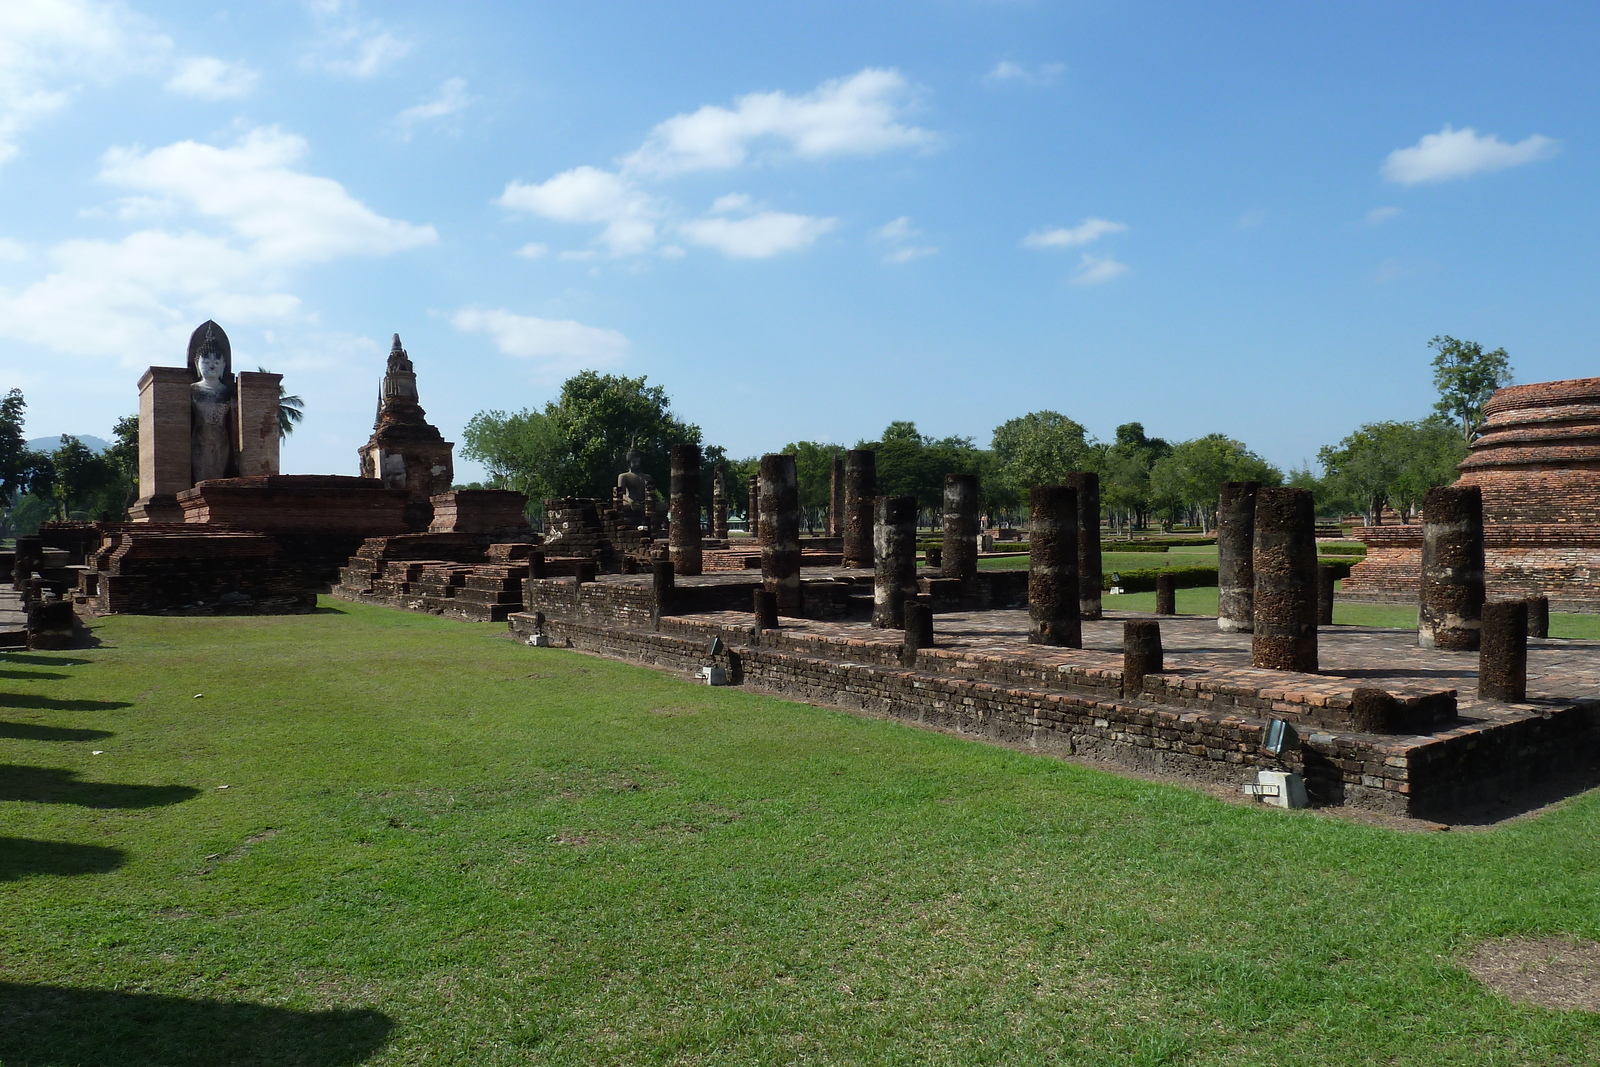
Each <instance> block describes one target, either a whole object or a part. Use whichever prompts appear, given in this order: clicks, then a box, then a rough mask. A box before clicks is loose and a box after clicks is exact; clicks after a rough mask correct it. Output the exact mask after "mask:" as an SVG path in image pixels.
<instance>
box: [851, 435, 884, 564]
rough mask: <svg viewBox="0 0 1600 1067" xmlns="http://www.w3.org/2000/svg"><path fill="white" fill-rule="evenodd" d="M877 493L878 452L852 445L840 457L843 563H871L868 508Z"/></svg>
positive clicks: (870, 525) (870, 522)
mask: <svg viewBox="0 0 1600 1067" xmlns="http://www.w3.org/2000/svg"><path fill="white" fill-rule="evenodd" d="M877 493H878V454H877V453H876V452H874V451H872V449H870V448H852V449H851V450H850V451H848V452H846V453H845V456H844V565H845V566H846V567H870V566H872V509H873V506H874V505H873V502H874V501H875V500H876V499H877Z"/></svg>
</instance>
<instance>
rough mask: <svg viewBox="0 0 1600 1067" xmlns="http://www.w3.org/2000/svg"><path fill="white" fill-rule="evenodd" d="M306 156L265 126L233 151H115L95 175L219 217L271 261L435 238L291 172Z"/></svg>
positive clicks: (200, 147) (193, 145)
mask: <svg viewBox="0 0 1600 1067" xmlns="http://www.w3.org/2000/svg"><path fill="white" fill-rule="evenodd" d="M306 153H307V146H306V142H305V139H304V138H302V137H298V136H295V135H294V134H289V133H284V132H283V131H282V130H280V129H278V128H277V127H275V126H269V127H262V128H259V129H254V130H251V131H250V132H249V133H247V134H245V135H244V136H243V137H241V138H240V139H239V141H238V143H237V144H235V145H234V146H233V147H231V148H216V147H213V146H212V145H205V144H199V143H197V142H194V141H179V142H178V143H177V144H172V145H168V146H166V147H165V148H157V149H153V150H151V151H149V152H141V151H140V150H138V149H133V148H114V149H112V150H111V151H109V152H107V153H106V155H105V161H104V162H105V165H104V168H103V169H102V171H101V173H100V177H101V179H102V180H104V181H108V182H112V183H114V184H118V185H123V186H127V187H129V188H133V189H137V190H140V191H141V192H145V193H153V194H156V195H157V196H162V197H166V198H169V199H172V200H177V201H179V202H182V203H185V204H187V205H188V206H190V207H192V208H193V209H194V210H196V211H198V212H200V214H202V215H206V216H210V217H212V218H217V219H221V220H222V221H224V222H226V223H227V224H228V225H229V226H230V227H232V228H233V230H234V231H235V232H236V233H238V234H239V235H240V236H241V237H244V238H245V239H247V240H249V241H252V242H254V251H255V253H256V254H257V255H259V256H261V257H262V258H263V259H264V260H266V261H268V262H272V263H276V264H282V265H289V264H296V263H313V262H320V261H323V260H328V259H333V258H335V257H337V256H347V255H386V254H388V253H390V252H398V251H400V250H402V249H406V248H414V247H416V246H418V245H424V244H431V243H433V242H434V241H435V240H437V238H438V234H437V233H436V232H435V231H434V228H433V227H432V226H416V225H413V224H411V223H409V222H401V221H399V220H397V219H388V218H384V217H383V216H382V215H379V214H378V213H376V212H375V211H373V210H372V209H371V208H369V207H367V206H366V205H365V204H363V203H361V202H360V201H359V200H357V199H355V198H354V197H352V196H351V195H350V194H349V193H347V192H345V189H344V186H342V185H340V184H339V183H338V182H336V181H334V180H333V179H331V178H320V177H316V176H314V175H310V174H304V173H301V172H300V171H297V170H292V169H291V167H292V166H293V165H294V164H296V163H299V162H300V161H301V160H302V159H303V158H304V157H305V155H306Z"/></svg>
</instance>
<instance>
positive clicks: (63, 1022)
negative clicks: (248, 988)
mask: <svg viewBox="0 0 1600 1067" xmlns="http://www.w3.org/2000/svg"><path fill="white" fill-rule="evenodd" d="M0 1021H3V1022H4V1025H3V1026H0V1063H4V1064H5V1065H6V1067H46V1065H50V1067H54V1065H56V1064H66V1063H71V1064H75V1065H82V1067H145V1065H149V1067H155V1065H158V1064H159V1065H161V1067H166V1065H169V1064H183V1065H185V1067H245V1065H252V1064H259V1065H261V1067H267V1065H271V1067H287V1065H291V1064H293V1065H298V1067H342V1065H348V1064H358V1063H361V1062H363V1061H365V1060H367V1059H368V1058H369V1057H371V1056H372V1054H373V1053H375V1052H377V1051H378V1050H379V1049H381V1048H382V1047H383V1046H384V1044H385V1043H386V1042H387V1041H388V1040H389V1033H390V1031H391V1030H393V1029H394V1023H393V1021H392V1020H391V1019H390V1018H389V1017H388V1016H387V1015H384V1014H382V1013H381V1012H376V1011H364V1010H346V1009H340V1010H335V1011H293V1010H290V1009H288V1008H274V1007H269V1006H268V1005H265V1004H239V1003H229V1002H226V1001H220V1000H198V999H190V998H187V997H165V996H157V995H154V994H150V993H113V992H109V991H103V990H96V989H68V988H65V987H63V986H47V985H18V984H15V983H11V982H0Z"/></svg>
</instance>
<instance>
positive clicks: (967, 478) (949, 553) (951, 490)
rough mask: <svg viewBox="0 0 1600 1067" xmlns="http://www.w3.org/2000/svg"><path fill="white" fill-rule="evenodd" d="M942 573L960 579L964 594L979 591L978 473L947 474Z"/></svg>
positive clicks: (974, 593) (941, 561) (940, 571)
mask: <svg viewBox="0 0 1600 1067" xmlns="http://www.w3.org/2000/svg"><path fill="white" fill-rule="evenodd" d="M939 573H940V574H942V575H944V576H945V577H946V578H959V579H961V595H962V596H964V597H971V596H976V595H977V592H978V476H977V475H976V474H946V475H945V476H944V558H943V559H941V560H940V566H939Z"/></svg>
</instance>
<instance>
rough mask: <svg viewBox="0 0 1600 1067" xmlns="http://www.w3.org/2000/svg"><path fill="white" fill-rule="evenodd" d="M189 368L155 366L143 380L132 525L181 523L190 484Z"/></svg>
mask: <svg viewBox="0 0 1600 1067" xmlns="http://www.w3.org/2000/svg"><path fill="white" fill-rule="evenodd" d="M193 383H194V378H193V376H192V375H190V373H189V369H188V368H187V367H151V368H150V369H149V370H147V371H145V372H144V377H142V378H140V379H139V499H138V500H137V501H135V502H134V505H133V507H131V508H129V509H128V516H129V518H131V519H132V520H133V521H134V522H182V521H183V509H182V508H180V507H178V494H179V493H181V492H183V491H184V490H185V489H188V488H190V487H191V486H193V485H194V482H192V481H190V480H189V386H190V385H192V384H193Z"/></svg>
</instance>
